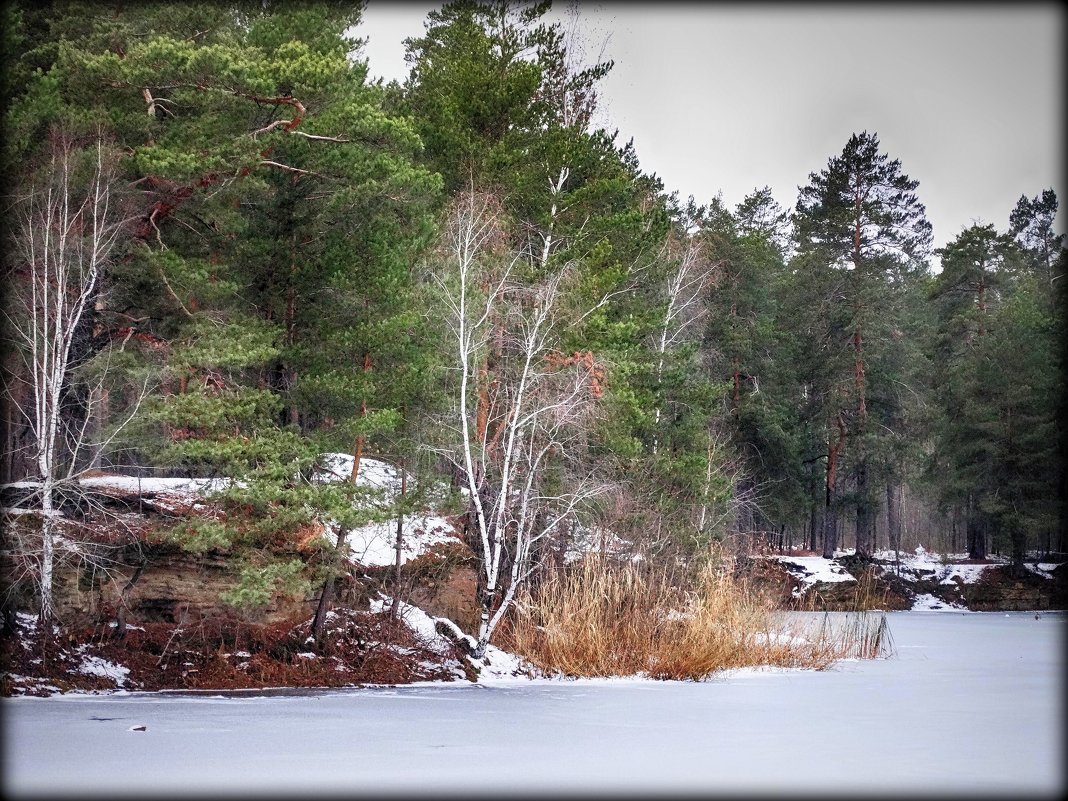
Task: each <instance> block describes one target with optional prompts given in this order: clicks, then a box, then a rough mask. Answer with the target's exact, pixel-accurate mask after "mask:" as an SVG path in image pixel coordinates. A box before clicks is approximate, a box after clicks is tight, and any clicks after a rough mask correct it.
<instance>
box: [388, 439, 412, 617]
mask: <svg viewBox="0 0 1068 801" xmlns="http://www.w3.org/2000/svg"><path fill="white" fill-rule="evenodd" d="M399 462H400V474H401V485H400V504H399V505H398V507H397V539H396V541H395V542H394V544H393V605H392V606H391V607H390V608H389V616H390V619H391V620H394V621H395V620H396V619H397V616H398V614H399V613H400V595H401V552H402V550H403V548H404V496H405V495H406V494H407V489H408V473H407V472H406V471H405V469H404V460H403V459H400V460H399Z"/></svg>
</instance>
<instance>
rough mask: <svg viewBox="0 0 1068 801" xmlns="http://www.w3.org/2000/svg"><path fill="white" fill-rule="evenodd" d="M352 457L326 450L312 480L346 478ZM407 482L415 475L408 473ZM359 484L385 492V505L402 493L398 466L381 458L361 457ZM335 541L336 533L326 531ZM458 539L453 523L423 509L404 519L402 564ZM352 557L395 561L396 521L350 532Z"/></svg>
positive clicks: (372, 562)
mask: <svg viewBox="0 0 1068 801" xmlns="http://www.w3.org/2000/svg"><path fill="white" fill-rule="evenodd" d="M352 463H353V457H352V455H351V454H347V453H327V454H324V455H323V457H322V460H321V469H320V470H319V472H317V473H316V474H315V475H314V476H313V479H314V480H316V481H344V480H347V479H348V478H349V476H350V475H352ZM408 481H409V482H411V481H412V478H411V477H410V476H409V477H408ZM356 484H357V485H358V486H365V487H369V488H371V489H377V490H381V491H382V500H383V503H384V504H389V503H390V502H391V501H392V500H393V499H394V498H395V497H396V496H397V495H398V494H399V493H400V486H401V472H400V470H399V469H398V468H397V467H394V466H393V465H391V464H389V463H388V462H383V461H381V460H380V459H371V458H367V457H364V458H362V459H360V469H359V471H358V472H357V474H356ZM327 536H328V537H329V538H330V539H331V540H333V539H334V538H335V537H336V534H335V533H334V532H333V531H329V532H327ZM456 541H458V538H457V534H456V531H455V530H454V529H453V526H452V524H451V523H450V522H449V521H448V520H446V519H445V518H444V517H442V516H441V515H437V514H433V513H430V512H422V513H417V514H412V515H407V516H405V518H404V521H403V525H402V533H401V563H402V564H405V563H407V562H410V561H411V560H412V559H415V558H416V557H418V556H421V555H422V554H424V553H426V552H427V551H429V550H431V549H432V548H434V546H436V545H440V544H443V543H448V542H456ZM347 542H348V545H349V558H350V560H351V561H352V562H354V563H356V564H360V565H363V566H365V567H382V566H384V565H391V564H393V562H394V560H395V559H396V543H397V521H396V519H395V518H394V519H392V520H384V521H382V522H379V523H368V524H367V525H365V526H361V527H359V528H357V529H354V530H352V531H351V532H349V535H348V539H347Z"/></svg>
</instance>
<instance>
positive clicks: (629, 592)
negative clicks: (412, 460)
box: [501, 554, 888, 680]
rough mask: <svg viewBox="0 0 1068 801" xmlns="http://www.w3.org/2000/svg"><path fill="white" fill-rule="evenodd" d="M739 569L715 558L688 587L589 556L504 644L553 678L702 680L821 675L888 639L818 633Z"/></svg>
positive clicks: (520, 608) (555, 579) (537, 601)
mask: <svg viewBox="0 0 1068 801" xmlns="http://www.w3.org/2000/svg"><path fill="white" fill-rule="evenodd" d="M731 566H732V565H731V562H730V560H729V559H725V558H723V557H722V556H720V555H717V554H713V555H712V556H710V557H709V559H708V560H707V561H706V562H705V563H704V564H703V565H702V567H701V568H700V569H699V570H698V571H697V572H696V574H695V575H694V576H692V577H691V578H690V579H689V580H687V581H685V582H683V583H681V584H680V582H678V581H676V580H673V579H672V578H671V577H669V576H668V575H667V574H666V573H665V572H664V571H662V570H656V569H651V568H649V567H648V566H646V565H643V564H641V563H637V564H636V563H633V562H631V563H625V564H618V563H613V562H611V561H609V560H606V559H604V558H602V557H599V556H590V557H587V558H586V559H584V560H583V562H582V563H581V564H579V565H576V566H573V567H570V568H568V569H566V570H563V571H558V572H556V573H554V574H553V575H551V576H550V577H549V578H548V579H547V580H545V581H544V582H542V583H541V584H540V585H539V586H538V587H537V588H536V590H534V591H532V592H527V593H525V594H524V595H523V596H522V597H521V598H519V601H518V603H517V604H516V607H515V610H514V614H513V615H512V617H511V620H510V625H508V626H507V627H506V629H505V630H504V631H502V632H501V634H502V636H503V639H504V640H505V641H504V642H502V643H501V644H502V645H503V646H504V647H507V648H509V649H511V650H514V651H515V652H516V653H518V654H520V655H522V656H523V657H525V658H526V659H528V660H530V661H531V662H533V663H534V664H535V665H537V666H538V667H540V668H541V669H543V670H546V671H549V672H559V673H563V674H566V675H571V676H623V675H635V674H640V675H647V676H650V677H653V678H661V679H695V680H696V679H702V678H705V677H707V676H709V675H711V674H713V673H715V672H717V671H720V670H726V669H730V668H740V667H748V666H761V665H771V666H781V667H807V668H815V669H823V668H825V667H827V666H828V665H830V664H832V663H833V662H835V661H836V660H838V659H843V658H855V657H858V656H876V655H878V654H879V652H880V643H884V642H885V641H886V638H887V636H888V632H887V631H886V628H885V617H881V618H880V619H881V621H882V622H881V624H880V623H879V620H878V619H874V618H871V619H869V617H865V616H863V615H861V614H859V613H858V614H856V615H854V618H855V619H854V620H853V621H851V622H845V621H842V622H840V623H838V624H836V625H830V624H827V625H813V624H812V621H811V620H806V619H800V620H797V619H792V618H791V617H790V616H789V615H783V614H780V613H779V612H778V611H777V610H776V609H775V606H774V604H773V603H772V601H771V600H770V599H768V598H766V597H764V596H762V595H761V594H760V593H758V592H756V591H754V590H753V589H752V588H751V586H750V585H749V584H748V582H746V581H745V580H744V579H742V578H739V577H737V576H736V575H734V573H733V572H732V570H731ZM873 620H874V623H873V622H872V621H873Z"/></svg>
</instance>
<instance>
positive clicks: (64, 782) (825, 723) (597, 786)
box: [3, 612, 1066, 798]
mask: <svg viewBox="0 0 1068 801" xmlns="http://www.w3.org/2000/svg"><path fill="white" fill-rule="evenodd" d="M888 618H889V623H890V631H891V634H892V635H893V640H894V646H895V648H896V653H895V655H894V656H892V657H890V658H886V659H879V660H874V661H864V662H855V661H850V662H843V663H839V664H838V665H836V666H834V667H833V668H832V669H830V670H827V671H822V672H816V671H781V672H755V671H748V672H742V673H739V674H736V675H732V676H729V677H720V678H716V679H713V680H711V681H707V682H702V683H685V682H654V681H638V680H605V681H575V682H562V681H551V682H550V681H541V682H528V681H521V682H520V681H516V680H512V681H509V682H494V683H492V684H487V685H470V684H467V683H457V684H454V685H448V684H445V685H421V686H413V687H402V688H378V689H365V690H347V691H332V692H319V693H311V694H302V695H283V696H278V697H264V696H263V695H262V694H261V695H259V696H256V697H248V696H245V697H229V698H223V697H219V696H193V697H190V696H177V695H156V694H137V693H130V694H123V695H111V696H67V697H56V698H44V699H42V698H13V699H4V700H3V734H4V738H3V766H4V770H3V791H4V797H6V798H14V797H17V796H20V795H32V794H41V795H49V796H54V795H58V794H72V795H77V796H90V795H106V796H108V797H115V796H116V795H127V796H137V797H145V796H152V795H168V796H170V795H182V796H187V795H190V794H199V793H204V794H210V795H223V794H235V795H242V796H244V795H248V796H255V797H257V798H263V797H265V796H271V795H275V794H277V795H280V796H285V797H290V796H293V797H297V796H299V795H309V794H312V795H318V794H323V793H338V794H342V793H344V794H346V795H354V794H379V795H382V794H389V793H402V794H413V793H416V794H427V795H438V796H441V795H457V796H459V795H461V794H471V793H475V794H481V795H490V794H492V795H493V796H496V797H500V796H502V795H503V796H508V795H511V794H528V795H529V794H532V793H533V794H556V793H575V792H580V793H581V792H587V793H591V794H610V795H619V794H627V793H636V794H641V795H650V794H654V795H659V794H665V793H666V794H673V793H679V794H685V793H704V794H708V793H716V794H718V793H724V794H733V793H786V792H789V793H815V792H819V793H820V794H821V795H827V794H830V795H857V794H861V795H883V796H885V795H899V794H902V793H917V794H922V795H928V794H945V795H953V796H957V795H964V794H968V795H976V794H979V795H984V794H985V795H998V796H1005V797H1011V796H1013V795H1014V794H1025V795H1029V796H1034V795H1048V796H1051V797H1060V796H1062V795H1063V790H1064V789H1065V769H1064V762H1063V756H1062V753H1063V750H1064V746H1065V742H1064V727H1063V721H1062V715H1063V711H1064V703H1063V701H1064V699H1063V696H1062V693H1063V677H1064V647H1063V646H1064V641H1063V640H1064V628H1065V620H1066V618H1065V616H1064V615H1063V614H1062V613H1043V614H1042V615H1041V616H1040V618H1039V619H1037V620H1036V619H1035V616H1034V614H1033V613H1013V614H1004V613H982V614H977V613H966V614H960V613H950V612H898V613H891V614H890V615H888ZM137 725H144V726H146V727H147V730H146V731H143V732H138V731H131V728H132V727H134V726H137Z"/></svg>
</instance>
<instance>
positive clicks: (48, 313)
mask: <svg viewBox="0 0 1068 801" xmlns="http://www.w3.org/2000/svg"><path fill="white" fill-rule="evenodd" d="M82 162H88V163H87V164H83V163H82ZM85 172H88V175H85ZM113 185H114V175H113V173H112V170H111V167H110V165H109V163H108V159H107V154H106V151H105V147H104V143H103V141H102V140H101V139H100V138H98V139H97V141H96V143H95V146H94V147H92V148H88V149H85V150H81V149H79V148H78V147H77V146H76V145H75V144H74V143H73V142H72V141H70V140H69V139H67V138H65V137H64V136H62V135H61V134H56V135H55V138H54V140H53V142H52V154H51V161H50V163H49V165H48V168H47V172H46V175H45V177H44V179H43V180H42V182H41V184H39V185H35V186H32V187H31V189H30V191H29V193H28V195H27V196H26V197H25V198H23V199H22V200H21V202H20V203H19V207H18V222H17V224H16V228H15V243H14V244H15V250H14V259H15V264H14V276H13V278H14V281H13V285H14V286H13V289H14V293H13V294H14V295H15V304H14V307H15V311H14V313H13V314H11V315H9V323H10V325H11V328H12V332H13V338H14V340H15V341H16V343H17V345H18V346H19V349H20V351H21V353H22V355H23V357H24V362H25V365H24V367H25V369H24V375H25V380H26V382H27V383H28V385H29V391H28V392H27V393H26V394H27V395H28V400H27V403H26V404H25V405H24V406H20V407H19V411H20V412H21V414H22V416H23V417H24V419H25V421H26V424H27V426H28V427H29V429H30V431H31V433H32V449H33V454H32V455H33V462H34V465H35V467H36V470H37V474H38V478H39V480H40V483H41V486H40V490H39V492H40V503H41V518H42V522H41V552H40V573H39V581H40V607H41V608H40V616H41V619H42V620H48V619H49V618H51V617H52V615H53V599H52V578H53V570H54V564H55V547H54V546H55V542H54V538H55V525H56V518H57V516H58V515H59V510H58V509H57V508H56V501H57V497H58V496H57V489H58V488H59V487H60V486H61V485H62V484H63V483H65V482H68V481H70V480H72V479H73V478H75V476H76V470H77V465H78V464H79V452H80V451H81V449H82V448H83V447H84V446H85V445H86V444H87V443H88V442H89V431H88V425H89V424H88V421H89V419H90V418H91V417H93V414H92V410H91V409H90V410H89V413H87V414H86V415H85V418H84V420H83V421H82V422H81V423H80V424H78V423H76V422H75V423H72V422H71V421H70V420H69V419H68V416H66V415H65V414H64V410H63V399H64V393H65V392H66V391H67V390H68V389H69V387H70V384H71V376H72V371H73V368H74V367H75V366H76V365H75V364H74V363H73V357H74V352H73V349H74V345H75V340H76V337H77V336H78V335H79V331H80V328H81V326H82V325H83V320H84V319H85V317H86V314H87V312H88V311H90V309H91V305H92V304H93V302H94V299H95V297H96V295H97V293H98V291H99V289H100V285H101V281H102V278H103V273H104V270H105V269H106V267H107V265H108V262H109V259H110V258H111V256H112V253H113V251H114V249H115V246H116V243H117V242H118V239H119V237H120V235H121V233H122V230H123V227H124V224H123V220H122V219H121V213H120V208H119V203H118V201H117V199H116V197H115V195H114V192H113Z"/></svg>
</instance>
